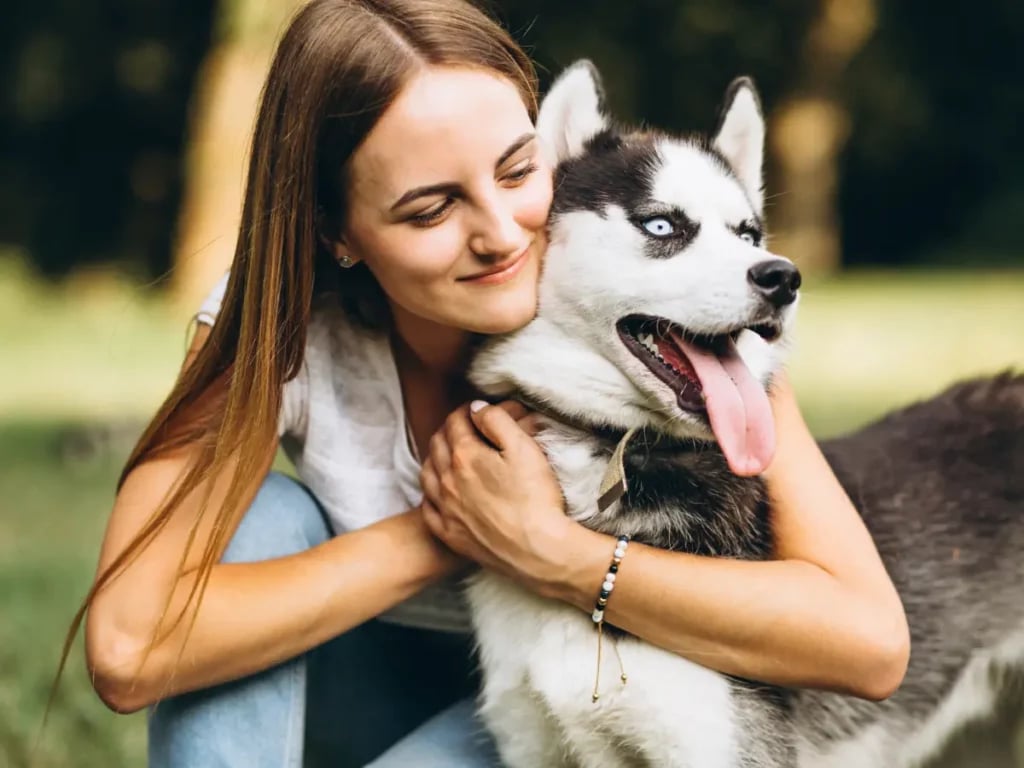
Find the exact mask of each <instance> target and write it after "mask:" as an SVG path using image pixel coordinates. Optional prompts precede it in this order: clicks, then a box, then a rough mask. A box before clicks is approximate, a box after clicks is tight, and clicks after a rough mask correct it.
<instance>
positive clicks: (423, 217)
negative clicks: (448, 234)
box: [409, 197, 453, 227]
mask: <svg viewBox="0 0 1024 768" xmlns="http://www.w3.org/2000/svg"><path fill="white" fill-rule="evenodd" d="M452 203H453V200H452V199H451V198H450V197H449V198H447V199H445V201H444V202H442V203H440V204H439V205H436V206H434V207H433V208H430V209H429V210H426V211H424V212H423V213H417V214H416V215H415V216H410V217H409V221H411V222H412V223H413V224H416V225H418V226H421V227H425V226H428V225H430V224H433V223H435V222H437V221H440V220H441V218H442V217H443V216H444V215H445V214H446V213H448V209H449V208H451V206H452Z"/></svg>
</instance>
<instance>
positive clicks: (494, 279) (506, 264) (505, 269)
mask: <svg viewBox="0 0 1024 768" xmlns="http://www.w3.org/2000/svg"><path fill="white" fill-rule="evenodd" d="M532 245H533V243H530V245H528V246H526V247H525V248H524V249H523V250H522V251H520V252H519V253H518V254H517V255H516V256H513V257H512V258H511V259H507V260H506V261H503V262H502V263H501V264H498V265H495V266H494V267H492V268H491V269H488V270H486V271H484V272H478V273H477V274H475V275H471V276H469V277H460V278H458V280H459V282H462V283H472V284H474V285H497V284H499V283H504V282H507V281H509V280H511V279H512V278H513V277H515V276H516V275H518V274H519V273H520V272H522V270H523V267H524V266H526V263H527V262H528V261H529V260H530V251H531V246H532Z"/></svg>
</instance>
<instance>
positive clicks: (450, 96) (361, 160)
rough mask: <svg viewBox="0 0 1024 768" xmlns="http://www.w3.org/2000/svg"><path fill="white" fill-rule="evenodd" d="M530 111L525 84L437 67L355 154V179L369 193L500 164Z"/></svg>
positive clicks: (410, 87) (527, 125) (527, 126)
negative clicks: (524, 96)
mask: <svg viewBox="0 0 1024 768" xmlns="http://www.w3.org/2000/svg"><path fill="white" fill-rule="evenodd" d="M530 130H532V124H531V122H530V116H529V113H528V112H527V109H526V106H525V104H524V103H523V99H522V96H521V95H520V93H519V91H518V89H517V88H516V87H515V86H514V85H513V84H512V83H511V82H509V81H508V80H507V79H505V78H503V77H501V76H499V75H497V74H494V73H491V72H488V71H486V70H477V69H465V68H453V67H443V68H442V67H430V68H426V69H424V70H422V72H421V73H419V74H417V75H416V76H415V77H414V78H413V79H412V80H411V81H410V82H409V83H408V84H407V85H406V86H405V88H403V89H402V91H401V93H399V95H398V97H397V98H396V99H395V101H394V103H393V104H391V106H389V107H388V108H387V110H385V112H384V114H383V115H382V116H381V118H380V120H378V122H377V124H376V125H375V126H374V128H373V130H371V131H370V133H369V134H368V135H367V137H366V140H365V141H364V142H363V143H362V144H361V145H360V147H359V149H358V150H356V152H355V154H354V155H353V157H352V165H351V170H352V176H351V178H352V181H353V182H354V183H355V184H356V185H357V186H359V187H361V188H362V189H361V190H360V192H361V193H362V194H366V193H368V192H370V191H372V192H373V193H374V194H375V195H376V194H378V193H381V194H394V195H400V194H402V192H404V191H405V190H406V189H407V188H409V187H415V186H422V185H427V184H436V183H439V182H444V181H458V177H460V176H465V175H466V174H476V173H479V172H481V170H482V167H481V164H482V163H486V164H487V166H488V167H489V168H493V165H494V163H495V161H496V160H497V159H498V158H499V157H500V156H501V154H502V152H504V151H505V149H506V148H507V147H508V146H509V145H510V144H512V143H513V142H514V141H515V140H516V139H517V138H518V137H520V136H522V134H523V133H524V131H530Z"/></svg>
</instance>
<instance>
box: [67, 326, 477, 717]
mask: <svg viewBox="0 0 1024 768" xmlns="http://www.w3.org/2000/svg"><path fill="white" fill-rule="evenodd" d="M201 341H202V339H201V338H200V339H197V342H195V343H201ZM275 450H276V441H275V445H270V446H268V447H267V454H266V459H265V462H264V466H263V467H262V469H261V471H260V472H259V473H257V476H256V477H254V478H253V481H252V482H251V484H250V486H249V487H248V488H247V490H246V493H245V495H246V498H247V499H248V500H250V501H251V499H252V498H253V497H254V496H255V494H256V491H257V490H258V487H259V485H260V483H261V482H262V479H263V477H265V475H266V472H267V470H268V469H269V467H270V463H271V461H272V459H273V456H274V451H275ZM189 461H190V456H189V455H188V452H187V451H185V452H183V453H182V454H180V455H177V456H169V457H164V458H159V459H153V460H149V461H146V462H144V463H143V464H141V465H139V466H138V467H137V468H136V469H134V470H133V471H132V472H131V473H130V474H129V475H128V477H127V478H126V480H125V482H124V484H123V485H122V487H121V489H120V491H119V492H118V494H117V498H116V500H115V504H114V509H113V512H112V515H111V518H110V521H109V523H108V528H107V532H106V535H105V537H104V542H103V547H102V552H101V556H100V564H99V568H100V570H101V571H102V569H104V568H106V566H107V565H109V563H110V562H111V561H112V560H113V559H114V557H115V556H116V555H117V554H118V553H119V552H120V551H122V549H123V548H124V547H125V546H126V545H127V543H128V542H129V541H130V540H131V539H132V538H133V537H134V535H135V534H136V532H137V531H138V530H140V529H141V527H142V526H143V525H144V523H145V522H146V521H147V520H148V518H149V516H150V515H151V514H152V512H153V511H154V509H156V507H157V505H158V504H159V503H160V501H161V500H162V499H163V498H164V495H165V494H166V493H167V491H168V490H169V489H171V488H172V487H173V486H174V484H175V483H177V482H178V481H179V480H180V478H181V476H182V474H183V473H184V471H185V469H186V467H187V466H188V464H189ZM226 481H227V478H226V477H221V478H216V479H214V481H213V489H212V495H211V498H210V503H209V507H208V510H207V514H206V515H205V517H204V519H203V520H202V521H201V522H200V524H199V527H198V530H197V533H196V539H195V544H194V545H193V548H192V552H191V553H190V554H189V557H188V559H187V560H186V561H185V562H184V564H183V568H182V570H183V575H179V567H182V563H181V556H182V553H183V552H184V549H185V544H186V541H187V539H188V535H189V530H190V528H191V522H192V521H193V520H194V519H195V515H196V513H197V511H198V505H199V500H200V498H201V497H202V494H203V493H204V491H205V490H206V488H205V487H203V486H201V487H200V488H198V489H197V490H196V492H194V493H193V494H191V495H190V496H189V497H187V498H186V499H185V500H184V503H183V504H182V505H181V506H180V507H179V508H178V509H176V510H175V512H174V514H173V515H172V516H171V518H170V520H169V522H168V524H167V525H166V526H165V527H164V528H163V529H162V530H161V532H160V533H159V534H158V535H157V536H156V538H155V539H154V540H153V541H152V542H151V543H150V544H149V545H148V546H147V547H146V548H145V549H144V550H143V551H142V553H141V555H140V556H139V557H137V558H136V559H135V560H134V561H132V563H131V565H130V566H128V568H127V569H126V570H125V571H124V572H123V573H121V574H120V575H119V576H117V577H115V578H114V579H113V581H112V582H110V583H109V585H108V586H107V587H106V588H104V589H103V590H102V591H101V592H100V593H99V594H98V595H97V597H96V599H95V601H94V602H93V604H92V606H91V608H90V610H89V614H88V619H87V624H86V652H87V663H88V665H89V668H90V671H91V672H92V675H93V680H94V685H95V687H96V690H97V692H98V693H99V694H100V696H101V697H102V698H103V700H104V701H105V702H106V703H107V704H108V706H110V707H111V708H113V709H115V710H118V711H122V712H131V711H135V710H137V709H140V708H142V707H144V706H146V705H148V704H151V703H152V702H154V701H157V700H159V699H161V698H164V697H166V696H168V695H171V694H175V693H180V692H183V691H188V690H193V689H197V688H203V687H207V686H210V685H213V684H216V683H221V682H225V681H228V680H232V679H235V678H238V677H242V676H245V675H248V674H251V673H254V672H256V671H259V670H261V669H265V668H267V667H269V666H271V665H273V664H275V663H278V662H281V661H284V660H285V659H288V658H291V657H293V656H296V655H298V654H300V653H302V652H304V651H306V650H309V649H310V648H312V647H314V646H316V645H319V644H321V643H323V642H325V641H326V640H328V639H330V638H331V637H334V636H336V635H338V634H340V633H342V632H344V631H345V630H347V629H349V628H351V627H353V626H355V625H357V624H359V623H361V622H363V621H365V620H367V619H369V618H370V617H372V616H375V615H377V614H379V613H381V612H382V611H384V610H386V609H388V608H390V607H391V606H393V605H395V604H396V603H399V602H401V601H402V600H404V599H405V598H407V597H409V596H411V595H413V594H414V593H416V592H417V591H419V590H420V589H421V588H422V587H423V586H425V585H426V584H428V583H430V582H432V581H435V580H437V579H438V578H439V577H441V576H442V575H444V574H446V573H449V572H451V571H452V570H453V569H455V568H458V567H459V563H460V562H461V561H457V559H456V558H455V557H454V556H453V555H452V554H451V553H450V552H449V551H448V550H446V549H445V548H444V547H443V546H442V545H440V544H439V543H438V542H437V540H436V539H435V538H434V537H433V536H431V535H430V533H429V531H428V530H427V528H426V527H425V524H424V522H423V518H422V514H421V513H420V512H419V510H410V511H409V512H406V513H404V514H400V515H397V516H395V517H392V518H389V519H387V520H385V521H382V522H380V523H377V524H375V525H371V526H369V527H367V528H364V529H362V530H360V531H357V532H354V533H350V534H346V535H344V536H338V537H336V538H333V539H331V540H329V541H327V542H325V543H323V544H321V545H319V546H317V547H314V548H312V549H310V550H307V551H305V552H301V553H299V554H295V555H292V556H288V557H282V558H278V559H274V560H268V561H264V562H256V563H232V564H218V565H214V566H213V570H212V571H211V573H210V579H209V582H208V585H207V588H206V592H205V594H204V596H203V601H202V605H201V608H200V610H199V613H198V616H197V618H196V621H195V624H194V626H193V627H192V629H191V633H190V634H189V636H188V641H187V644H186V645H185V647H184V653H182V647H183V644H184V643H185V636H186V632H187V631H188V627H189V623H190V619H191V612H190V613H189V614H187V615H186V616H185V618H184V619H183V620H182V621H180V622H177V624H175V619H176V617H177V616H178V614H179V613H180V611H181V608H182V606H183V605H184V603H185V599H186V597H187V596H188V594H189V592H190V590H191V588H192V585H193V583H194V580H195V578H196V569H197V567H198V560H199V555H200V552H201V551H202V548H203V543H204V542H205V541H206V539H207V538H208V537H209V536H210V535H211V528H212V520H211V518H212V513H213V511H214V510H216V509H217V505H219V504H222V503H224V500H225V496H226V493H227V487H226V486H227V482H226ZM245 506H246V507H247V506H248V504H246V505H245ZM238 523H239V520H233V521H230V527H231V529H232V531H233V530H234V528H236V527H237V525H238ZM168 598H170V607H169V609H168V611H167V617H166V619H165V620H164V623H163V624H162V628H161V636H160V638H159V639H158V641H157V642H156V643H155V645H154V647H153V648H152V650H151V652H150V653H149V654H148V655H146V649H147V646H148V645H149V643H150V640H151V638H152V637H153V634H154V631H155V629H156V626H157V622H158V620H159V619H160V615H161V613H162V612H163V609H164V606H165V604H166V603H167V601H168ZM170 627H174V628H173V630H172V631H170V632H169V633H168V629H169V628H170ZM144 657H145V664H144V665H143V664H142V661H143V658H144Z"/></svg>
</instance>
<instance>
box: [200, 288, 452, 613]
mask: <svg viewBox="0 0 1024 768" xmlns="http://www.w3.org/2000/svg"><path fill="white" fill-rule="evenodd" d="M226 287H227V275H225V276H224V277H223V278H222V279H221V280H220V281H219V282H218V283H217V285H216V286H215V287H214V289H213V291H211V292H210V295H209V296H208V297H207V298H206V300H205V301H204V302H203V304H202V306H201V307H200V310H199V312H198V313H197V315H196V317H197V319H198V320H199V322H201V323H205V324H207V325H212V324H213V321H214V318H215V317H216V315H217V313H218V312H219V311H220V306H221V302H222V300H223V298H224V291H225V288H226ZM278 432H279V434H280V436H281V446H282V447H283V448H284V451H285V453H286V455H287V456H288V458H289V459H290V460H291V461H292V463H293V464H294V465H295V469H296V472H297V473H298V476H299V478H300V479H301V480H302V482H303V483H304V484H305V485H306V486H307V487H308V488H309V490H310V491H312V493H313V495H314V496H316V498H317V499H318V500H319V502H320V504H321V505H322V506H323V508H324V511H325V512H326V513H327V516H328V519H329V521H330V524H331V526H332V528H333V529H334V532H335V533H337V534H341V533H346V532H348V531H354V530H356V529H358V528H362V527H363V526H366V525H369V524H370V523H375V522H377V521H378V520H383V519H384V518H386V517H390V516H391V515H395V514H398V513H400V512H404V511H406V510H408V509H410V508H411V507H415V506H417V505H418V504H419V503H420V500H421V498H422V495H423V493H422V490H421V489H420V483H419V472H420V464H419V461H418V460H417V459H416V457H415V456H414V455H413V449H412V447H411V445H412V443H411V440H410V436H409V431H408V427H407V420H406V416H405V405H404V403H403V400H402V390H401V385H400V383H399V380H398V369H397V368H396V367H395V359H394V356H393V354H392V352H391V344H390V343H389V341H388V337H387V335H386V334H383V333H374V332H370V331H366V330H363V329H361V328H359V327H358V326H355V325H353V324H352V323H350V322H349V320H348V318H347V317H346V316H345V313H344V312H343V311H342V310H341V308H340V307H334V306H332V307H326V308H315V309H314V310H313V313H312V316H311V317H310V324H309V331H308V334H307V337H306V354H305V357H304V360H303V365H302V369H301V370H300V371H299V374H298V376H296V377H295V378H294V379H292V380H291V381H289V382H287V383H286V384H285V385H284V393H283V401H282V407H281V417H280V422H279V426H278ZM380 618H381V619H382V620H385V621H391V622H394V623H397V624H406V625H409V626H416V627H423V628H426V629H436V630H442V631H448V632H468V631H469V629H470V625H469V613H468V609H467V606H466V604H465V602H464V600H463V598H462V595H461V591H460V590H459V589H458V587H457V586H456V583H455V582H454V581H448V582H442V583H439V584H436V585H433V586H431V587H428V588H426V589H424V590H423V591H422V592H420V593H419V594H417V595H415V596H414V597H412V598H410V599H409V600H407V601H405V602H404V603H401V604H400V605H397V606H395V607H394V608H392V609H391V610H389V611H387V612H385V613H384V614H382V615H381V616H380Z"/></svg>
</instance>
